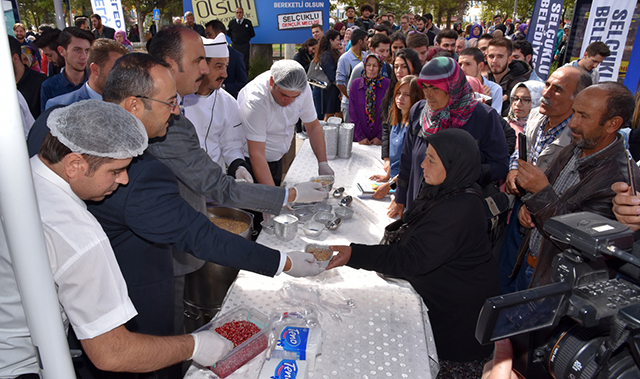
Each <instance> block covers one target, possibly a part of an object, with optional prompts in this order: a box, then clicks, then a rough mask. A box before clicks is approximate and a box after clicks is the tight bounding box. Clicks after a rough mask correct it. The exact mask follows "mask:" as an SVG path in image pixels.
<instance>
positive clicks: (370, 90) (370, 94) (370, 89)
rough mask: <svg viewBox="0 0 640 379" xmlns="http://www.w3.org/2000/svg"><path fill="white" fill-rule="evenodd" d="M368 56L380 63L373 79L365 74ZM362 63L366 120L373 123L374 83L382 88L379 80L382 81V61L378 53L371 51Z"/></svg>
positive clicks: (374, 104)
mask: <svg viewBox="0 0 640 379" xmlns="http://www.w3.org/2000/svg"><path fill="white" fill-rule="evenodd" d="M369 58H375V59H376V60H377V61H378V64H379V65H380V69H379V70H378V74H377V75H376V77H375V78H373V79H369V78H367V74H366V70H367V68H366V65H367V61H368V60H369ZM364 64H365V68H363V69H362V78H363V79H364V81H365V84H366V86H367V89H366V91H365V97H366V99H367V108H366V114H367V122H368V123H369V124H373V123H374V122H375V120H376V85H377V86H378V87H381V88H382V84H381V82H382V65H383V62H382V59H381V58H380V56H379V55H378V54H374V53H371V54H369V55H367V59H365V60H364Z"/></svg>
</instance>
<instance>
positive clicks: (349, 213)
mask: <svg viewBox="0 0 640 379" xmlns="http://www.w3.org/2000/svg"><path fill="white" fill-rule="evenodd" d="M333 211H334V212H335V214H336V216H338V217H340V218H341V219H343V220H348V219H350V218H351V217H353V209H351V208H348V207H343V206H337V207H334V208H333Z"/></svg>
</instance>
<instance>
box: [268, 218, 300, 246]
mask: <svg viewBox="0 0 640 379" xmlns="http://www.w3.org/2000/svg"><path fill="white" fill-rule="evenodd" d="M273 231H274V232H275V235H276V237H278V239H279V240H281V241H284V242H287V241H291V240H293V239H294V238H295V237H296V233H298V218H297V217H296V216H291V215H280V216H276V217H274V218H273Z"/></svg>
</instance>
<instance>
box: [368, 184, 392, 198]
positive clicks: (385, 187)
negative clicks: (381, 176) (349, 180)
mask: <svg viewBox="0 0 640 379" xmlns="http://www.w3.org/2000/svg"><path fill="white" fill-rule="evenodd" d="M390 189H391V184H389V183H384V184H381V185H379V186H378V188H376V192H374V193H373V196H372V197H373V198H374V199H376V200H380V199H382V198H383V197H385V196H387V194H388V193H389V190H390Z"/></svg>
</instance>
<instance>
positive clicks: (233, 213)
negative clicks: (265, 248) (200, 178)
mask: <svg viewBox="0 0 640 379" xmlns="http://www.w3.org/2000/svg"><path fill="white" fill-rule="evenodd" d="M207 214H208V216H209V218H212V217H216V216H218V217H228V218H233V219H236V220H240V221H243V222H246V223H247V225H248V227H247V229H246V230H244V231H242V232H241V233H240V234H239V235H240V236H242V237H244V238H246V239H248V240H251V233H252V232H253V215H252V214H251V213H248V212H245V211H242V210H240V209H236V208H228V207H208V208H207ZM237 275H238V270H237V269H235V268H231V267H226V266H221V265H218V264H215V263H211V262H206V263H205V264H204V266H202V268H200V269H199V270H197V271H195V272H192V273H190V274H187V275H186V276H185V284H184V315H185V319H184V323H185V329H186V332H187V333H191V332H193V331H194V330H196V329H198V328H200V327H201V326H203V325H205V324H206V323H208V322H209V321H211V319H212V318H213V317H214V316H215V315H216V314H217V313H218V311H219V310H220V307H221V306H222V302H223V300H224V298H225V296H226V295H227V291H228V290H229V287H231V284H233V281H234V280H235V279H236V276H237Z"/></svg>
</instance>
